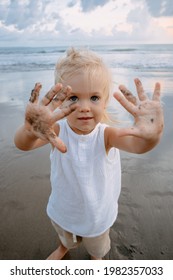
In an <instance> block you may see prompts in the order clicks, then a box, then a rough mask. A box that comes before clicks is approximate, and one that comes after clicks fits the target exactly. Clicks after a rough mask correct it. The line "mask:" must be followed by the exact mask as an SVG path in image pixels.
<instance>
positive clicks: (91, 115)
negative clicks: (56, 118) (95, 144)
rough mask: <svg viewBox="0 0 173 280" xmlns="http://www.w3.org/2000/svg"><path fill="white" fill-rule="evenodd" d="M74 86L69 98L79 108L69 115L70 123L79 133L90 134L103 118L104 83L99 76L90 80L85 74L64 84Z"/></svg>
mask: <svg viewBox="0 0 173 280" xmlns="http://www.w3.org/2000/svg"><path fill="white" fill-rule="evenodd" d="M64 85H65V86H66V85H70V86H71V87H72V92H71V94H70V95H69V97H68V99H69V100H70V101H72V102H75V103H76V104H77V105H78V107H77V109H76V110H75V111H74V112H73V113H71V114H70V115H69V116H67V120H68V124H69V126H70V127H71V129H72V130H73V131H74V132H75V133H77V134H88V133H90V132H91V131H92V130H93V129H94V128H95V126H96V125H97V124H98V123H99V122H100V121H101V120H102V118H103V115H104V110H105V106H106V101H105V97H104V93H103V85H102V82H101V80H100V78H99V77H96V78H94V79H93V80H92V83H91V82H89V81H88V78H87V76H86V75H85V74H83V73H81V74H77V75H76V76H74V77H72V78H69V79H67V80H66V83H65V84H64Z"/></svg>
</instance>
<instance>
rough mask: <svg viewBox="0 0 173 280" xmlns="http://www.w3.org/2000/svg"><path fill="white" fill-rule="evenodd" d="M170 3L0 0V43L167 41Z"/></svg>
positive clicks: (114, 0)
mask: <svg viewBox="0 0 173 280" xmlns="http://www.w3.org/2000/svg"><path fill="white" fill-rule="evenodd" d="M170 3H171V1H170V0H158V1H155V0H152V1H149V0H107V1H106V0H89V1H87V0H64V1H56V0H37V1H35V0H25V1H24V0H1V1H0V38H1V39H0V45H2V44H5V43H6V42H7V43H8V42H9V41H11V42H13V44H22V45H24V44H27V45H34V44H35V45H37V44H39V45H42V44H46V45H51V44H55V45H56V44H59V42H61V43H62V44H63V43H64V42H66V41H69V42H74V41H78V42H79V41H80V42H82V41H87V42H88V43H89V42H96V43H97V42H98V41H102V42H103V41H105V42H108V41H115V42H132V43H133V42H142V41H146V42H155V40H156V41H158V40H160V41H162V40H163V42H168V41H169V42H171V37H170V35H171V34H172V32H173V31H172V28H170V27H171V26H172V24H171V22H172V20H173V16H169V14H170V13H171V9H172V6H171V5H170ZM158 26H159V28H158ZM169 37H170V38H169Z"/></svg>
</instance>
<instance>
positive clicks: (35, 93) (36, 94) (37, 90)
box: [29, 83, 42, 103]
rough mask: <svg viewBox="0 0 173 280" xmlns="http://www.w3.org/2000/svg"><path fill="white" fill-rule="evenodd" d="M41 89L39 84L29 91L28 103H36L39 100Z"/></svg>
mask: <svg viewBox="0 0 173 280" xmlns="http://www.w3.org/2000/svg"><path fill="white" fill-rule="evenodd" d="M41 88H42V85H41V84H40V83H36V84H35V87H34V89H33V90H32V91H31V96H30V98H29V101H30V102H31V103H37V102H38V98H39V93H40V89H41Z"/></svg>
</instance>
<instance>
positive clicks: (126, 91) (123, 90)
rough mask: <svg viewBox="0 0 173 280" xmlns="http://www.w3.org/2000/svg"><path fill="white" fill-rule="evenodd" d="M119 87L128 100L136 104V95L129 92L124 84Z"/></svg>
mask: <svg viewBox="0 0 173 280" xmlns="http://www.w3.org/2000/svg"><path fill="white" fill-rule="evenodd" d="M119 89H120V91H121V92H122V94H123V95H124V96H125V98H126V99H127V100H128V101H129V102H131V103H132V104H134V105H136V104H137V100H136V97H135V96H134V95H133V94H132V93H131V91H130V90H128V89H127V88H126V87H125V86H124V85H120V86H119Z"/></svg>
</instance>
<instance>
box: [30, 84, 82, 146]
mask: <svg viewBox="0 0 173 280" xmlns="http://www.w3.org/2000/svg"><path fill="white" fill-rule="evenodd" d="M41 87H42V86H41V84H40V83H37V84H36V85H35V87H34V89H33V90H32V92H31V97H30V99H29V104H28V105H27V107H26V113H25V128H26V129H27V130H28V131H30V132H31V133H32V134H34V135H35V136H36V137H38V138H41V139H42V140H46V141H48V142H50V143H51V144H52V145H53V146H54V147H56V148H58V149H59V150H60V151H61V152H66V146H65V144H64V143H63V141H62V140H61V139H60V138H59V137H57V134H56V133H55V131H54V128H55V122H57V121H58V120H60V119H62V118H64V117H65V116H67V115H69V114H70V113H72V112H73V111H74V110H75V109H76V107H77V106H76V105H75V104H73V103H72V102H70V101H67V100H66V98H67V96H68V95H69V94H70V92H71V87H70V86H67V87H66V88H65V89H62V84H56V85H55V86H54V87H52V88H51V89H50V91H49V92H48V93H47V94H46V95H45V96H44V97H43V98H42V99H41V100H40V101H39V93H40V90H41ZM57 107H58V108H59V110H58V111H54V110H55V109H56V108H57Z"/></svg>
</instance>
